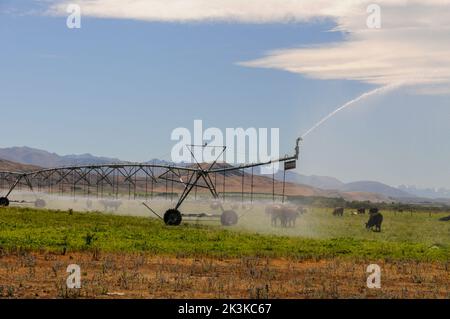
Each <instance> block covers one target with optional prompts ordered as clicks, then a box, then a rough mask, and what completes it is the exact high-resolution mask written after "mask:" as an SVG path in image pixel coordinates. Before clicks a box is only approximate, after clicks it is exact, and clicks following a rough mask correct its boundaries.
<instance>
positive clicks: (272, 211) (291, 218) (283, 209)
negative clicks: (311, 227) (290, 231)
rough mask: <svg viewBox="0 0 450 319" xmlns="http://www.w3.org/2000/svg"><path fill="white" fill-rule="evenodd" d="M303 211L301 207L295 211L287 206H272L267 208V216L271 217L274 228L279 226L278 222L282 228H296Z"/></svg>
mask: <svg viewBox="0 0 450 319" xmlns="http://www.w3.org/2000/svg"><path fill="white" fill-rule="evenodd" d="M301 210H302V208H301V207H298V208H297V209H294V208H291V207H288V206H286V205H270V206H267V207H266V214H267V215H269V216H271V222H272V226H274V227H276V226H278V220H279V221H280V226H281V227H284V228H286V227H295V223H296V221H297V218H298V217H300V214H301V213H300V211H301Z"/></svg>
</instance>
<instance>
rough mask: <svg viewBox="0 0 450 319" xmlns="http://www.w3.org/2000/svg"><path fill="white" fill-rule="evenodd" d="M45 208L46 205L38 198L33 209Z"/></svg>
mask: <svg viewBox="0 0 450 319" xmlns="http://www.w3.org/2000/svg"><path fill="white" fill-rule="evenodd" d="M45 206H47V203H46V202H45V200H43V199H40V198H38V199H36V201H35V202H34V207H36V208H44V207H45Z"/></svg>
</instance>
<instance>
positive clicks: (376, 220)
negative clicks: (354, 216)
mask: <svg viewBox="0 0 450 319" xmlns="http://www.w3.org/2000/svg"><path fill="white" fill-rule="evenodd" d="M383 219H384V217H383V215H381V213H380V212H379V211H378V209H373V210H372V209H371V210H370V218H369V221H368V222H367V224H366V229H368V230H369V229H373V227H375V231H376V232H378V233H379V232H381V224H383Z"/></svg>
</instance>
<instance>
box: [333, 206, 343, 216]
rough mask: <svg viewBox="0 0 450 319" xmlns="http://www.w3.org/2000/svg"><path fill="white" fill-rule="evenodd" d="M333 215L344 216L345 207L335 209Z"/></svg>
mask: <svg viewBox="0 0 450 319" xmlns="http://www.w3.org/2000/svg"><path fill="white" fill-rule="evenodd" d="M333 216H344V208H343V207H338V208H335V209H334V211H333Z"/></svg>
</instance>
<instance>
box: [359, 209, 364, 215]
mask: <svg viewBox="0 0 450 319" xmlns="http://www.w3.org/2000/svg"><path fill="white" fill-rule="evenodd" d="M365 214H366V209H365V208H360V209H358V215H365Z"/></svg>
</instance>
